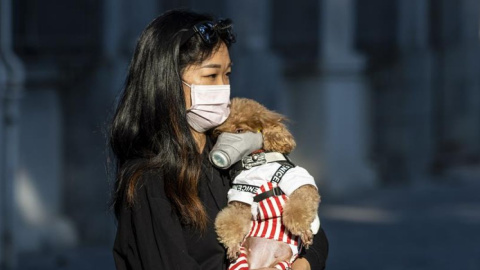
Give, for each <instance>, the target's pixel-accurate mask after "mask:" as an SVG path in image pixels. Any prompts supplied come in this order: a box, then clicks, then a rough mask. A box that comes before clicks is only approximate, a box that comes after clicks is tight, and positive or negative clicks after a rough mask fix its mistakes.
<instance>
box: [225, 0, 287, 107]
mask: <svg viewBox="0 0 480 270" xmlns="http://www.w3.org/2000/svg"><path fill="white" fill-rule="evenodd" d="M225 5H226V12H225V16H227V17H230V18H232V19H233V20H234V23H235V25H234V30H235V32H236V33H237V37H238V38H237V43H236V44H234V45H233V46H232V49H231V52H230V54H231V58H232V61H233V63H234V66H233V69H232V70H233V72H232V79H231V84H232V95H233V96H241V97H248V98H253V99H255V100H257V101H258V102H260V103H262V104H264V105H265V106H267V107H268V108H270V109H275V110H278V111H279V112H281V113H284V114H288V112H286V111H287V107H286V102H285V89H284V81H283V78H282V76H281V71H282V67H283V66H282V65H283V63H282V62H281V61H280V59H279V58H278V57H277V56H276V55H275V54H273V52H272V50H271V46H270V36H271V34H270V31H271V26H270V21H271V17H270V16H271V10H272V8H271V1H269V0H264V1H255V0H245V1H236V0H229V1H227V3H226V4H225Z"/></svg>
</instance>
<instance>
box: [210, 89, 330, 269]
mask: <svg viewBox="0 0 480 270" xmlns="http://www.w3.org/2000/svg"><path fill="white" fill-rule="evenodd" d="M285 121H286V118H285V117H284V116H282V115H280V114H278V113H276V112H273V111H270V110H268V109H267V108H265V107H264V106H262V105H261V104H259V103H258V102H256V101H254V100H251V99H246V98H234V99H232V101H231V107H230V115H229V117H228V119H227V120H226V121H225V122H224V123H223V124H222V125H220V126H218V127H217V128H215V129H214V131H213V134H214V136H218V135H220V134H221V133H222V132H228V133H243V132H247V131H251V132H257V131H261V132H262V135H263V149H261V150H262V151H264V152H265V153H272V152H278V153H281V154H288V153H290V152H291V151H292V150H293V149H294V148H295V145H296V144H295V140H294V138H293V136H292V134H291V133H290V132H289V131H288V129H287V127H286V126H285V124H284V122H285ZM287 160H288V159H287ZM279 167H280V168H279ZM283 168H284V169H285V168H287V170H288V169H291V170H289V171H288V172H285V170H284V172H282V173H283V175H282V176H285V177H283V179H282V180H281V181H279V182H278V183H273V182H272V181H271V180H270V177H271V176H272V175H275V174H278V172H279V171H281V170H282V167H281V165H280V164H278V163H277V162H273V163H267V164H264V165H260V166H258V167H254V168H252V169H248V170H244V171H243V172H242V173H241V174H239V175H237V176H235V179H232V180H233V185H234V186H235V181H250V180H248V178H249V177H250V178H252V177H253V176H252V174H253V173H254V172H253V170H258V173H259V174H260V175H262V176H267V178H269V179H263V180H261V181H263V183H264V184H259V182H258V181H259V180H255V181H257V183H256V184H255V185H256V186H260V185H261V187H259V188H258V189H257V190H256V192H255V194H252V196H253V197H255V196H256V197H259V196H258V195H259V194H261V193H263V192H265V193H267V192H266V191H265V190H267V191H268V190H269V187H270V188H271V189H274V188H275V187H279V188H280V189H281V190H282V194H281V195H279V194H278V193H277V194H275V192H274V195H270V197H268V198H267V199H263V198H265V196H263V195H262V199H261V201H258V200H256V202H255V203H252V204H250V202H248V203H245V202H244V201H241V200H240V201H237V200H235V199H233V200H231V198H230V196H231V194H230V192H229V204H228V206H227V207H226V208H224V209H223V210H222V211H220V213H219V214H218V216H217V218H216V220H215V228H216V231H217V234H218V236H219V240H220V242H221V243H222V244H223V245H224V246H225V247H226V249H227V256H228V258H229V259H230V260H232V263H231V266H230V269H233V268H232V267H233V265H237V266H238V265H239V264H241V263H243V264H244V268H235V269H256V268H261V267H275V266H276V265H279V264H280V263H282V262H283V263H285V262H287V264H288V267H289V266H290V263H291V262H293V260H294V259H295V258H296V256H297V255H298V252H296V251H298V248H301V247H305V248H308V247H309V245H311V244H312V242H313V232H312V227H311V226H312V223H313V222H314V220H316V218H317V220H318V216H317V210H318V206H319V203H320V195H319V194H318V190H317V187H316V186H315V183H314V180H313V177H311V176H310V175H309V174H308V173H307V172H306V170H304V169H303V168H301V167H297V166H294V165H292V166H289V165H288V164H287V165H286V167H283ZM239 178H242V179H240V180H239ZM253 178H254V177H253ZM255 179H258V177H257V178H255ZM272 179H273V178H272ZM305 179H307V180H305ZM283 182H285V183H284V184H283V186H282V183H283ZM243 183H244V184H245V183H249V182H243ZM249 184H251V183H249ZM240 186H241V185H240ZM247 186H248V185H247ZM284 187H287V188H284ZM284 189H285V190H284ZM288 189H293V190H288ZM231 192H238V191H236V190H234V191H231ZM287 195H288V196H287ZM242 196H243V195H242ZM275 203H277V204H278V205H276V206H272V204H275ZM254 206H255V207H254ZM269 207H270V208H269ZM266 208H267V210H265V209H266ZM268 208H269V209H270V210H272V211H271V212H274V210H273V209H275V210H276V211H279V217H275V215H273V218H272V214H271V213H270V212H269V211H270V210H268ZM262 211H263V212H262ZM267 212H268V213H267ZM277 221H278V223H280V224H277ZM269 222H270V223H272V222H273V224H274V225H273V229H272V226H271V224H270V225H268V223H269ZM262 223H265V224H262ZM269 226H270V227H269ZM267 227H268V228H269V229H268V230H267V229H266V228H267ZM262 230H263V231H264V232H263V233H261V231H262ZM317 230H318V227H317ZM278 231H280V234H281V236H280V237H279V236H278V235H279V232H278ZM274 234H275V235H274ZM282 235H283V236H282ZM285 235H287V236H289V237H285ZM282 237H283V238H282ZM293 243H295V245H292V244H293ZM295 249H297V250H295ZM242 260H243V262H241V261H242ZM245 265H246V266H245ZM282 269H284V268H282Z"/></svg>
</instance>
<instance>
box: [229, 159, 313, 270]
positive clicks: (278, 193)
mask: <svg viewBox="0 0 480 270" xmlns="http://www.w3.org/2000/svg"><path fill="white" fill-rule="evenodd" d="M265 154H268V153H265ZM280 155H281V156H283V159H282V158H281V156H280ZM260 156H261V157H259V158H254V157H253V156H250V157H249V158H248V159H244V160H242V163H241V164H242V165H241V166H242V167H243V168H244V169H242V170H240V171H238V168H239V166H240V165H236V164H235V166H237V167H236V168H233V170H235V171H234V172H233V173H232V170H231V171H230V173H231V174H236V177H235V178H234V180H233V185H232V188H231V189H230V190H229V192H228V201H229V202H231V201H240V202H244V203H247V204H249V205H251V211H252V223H251V227H250V231H249V232H248V234H247V236H246V237H261V238H267V239H273V240H277V241H282V242H285V243H287V244H288V245H289V246H290V248H291V249H292V252H293V256H292V258H291V260H290V261H289V262H282V264H281V265H279V266H278V267H277V268H279V269H288V267H290V264H291V262H293V261H294V260H295V258H296V257H297V256H298V253H299V247H301V241H300V237H299V236H296V235H293V234H292V233H290V232H289V231H288V230H287V229H286V228H285V226H284V225H283V223H282V212H283V206H284V204H285V202H286V201H287V200H288V196H290V195H291V194H292V193H293V191H295V190H296V189H297V188H299V187H300V186H303V185H307V184H309V185H313V186H316V185H315V181H314V179H313V177H312V176H311V175H310V174H309V173H308V172H307V171H306V170H305V169H303V168H301V167H299V166H295V165H294V164H293V163H292V162H291V161H290V160H289V159H288V158H287V157H286V156H284V155H283V154H280V153H276V155H275V159H276V160H275V161H271V162H267V161H266V160H267V158H266V157H265V160H263V157H262V156H263V155H260ZM269 156H270V157H273V156H274V155H269ZM259 160H260V161H259ZM238 164H240V163H238ZM252 164H253V166H252ZM247 167H249V169H247ZM312 231H313V232H314V233H316V232H317V231H318V228H316V229H315V228H312ZM242 258H244V257H242V256H240V257H239V258H238V259H237V261H236V262H234V263H232V264H231V265H230V268H229V269H230V270H233V269H235V270H237V269H238V270H240V269H242V270H243V269H248V265H247V267H246V268H242V267H240V265H242V264H243V265H244V264H245V262H243V263H242V262H241V260H243V259H242ZM245 258H246V257H245Z"/></svg>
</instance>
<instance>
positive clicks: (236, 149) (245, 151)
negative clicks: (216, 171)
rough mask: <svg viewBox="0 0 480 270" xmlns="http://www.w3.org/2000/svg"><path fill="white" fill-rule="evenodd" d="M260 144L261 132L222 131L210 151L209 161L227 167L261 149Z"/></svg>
mask: <svg viewBox="0 0 480 270" xmlns="http://www.w3.org/2000/svg"><path fill="white" fill-rule="evenodd" d="M262 145H263V136H262V133H261V132H256V133H253V132H245V133H226V132H224V133H222V134H220V136H218V139H217V143H216V144H215V145H214V146H213V149H212V151H210V155H209V158H210V162H212V164H213V165H214V166H215V167H217V168H220V169H227V168H229V167H230V166H232V165H233V164H235V162H237V161H239V160H241V159H242V158H243V157H245V156H247V155H249V154H250V153H252V152H253V151H255V150H258V149H261V148H262Z"/></svg>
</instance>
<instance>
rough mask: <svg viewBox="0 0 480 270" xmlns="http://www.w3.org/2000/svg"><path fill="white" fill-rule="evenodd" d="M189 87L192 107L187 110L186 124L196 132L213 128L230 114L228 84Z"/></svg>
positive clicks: (193, 85)
mask: <svg viewBox="0 0 480 270" xmlns="http://www.w3.org/2000/svg"><path fill="white" fill-rule="evenodd" d="M183 83H184V84H185V85H187V86H188V87H190V92H191V97H192V107H190V108H189V109H188V110H187V121H188V124H189V125H190V126H191V127H192V128H193V129H195V130H196V131H198V132H205V131H207V130H209V129H211V128H214V127H216V126H218V125H220V124H222V123H223V122H225V120H226V119H227V117H228V115H229V114H230V85H229V84H225V85H196V84H191V85H189V84H187V83H186V82H183Z"/></svg>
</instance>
